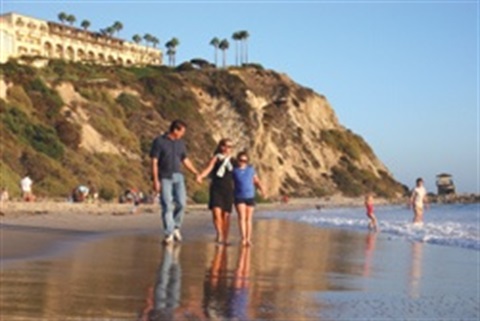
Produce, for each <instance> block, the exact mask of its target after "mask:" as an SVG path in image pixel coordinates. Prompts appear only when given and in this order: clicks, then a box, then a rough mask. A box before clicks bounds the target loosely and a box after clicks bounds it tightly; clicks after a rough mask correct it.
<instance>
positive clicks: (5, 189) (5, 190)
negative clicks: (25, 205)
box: [0, 187, 10, 203]
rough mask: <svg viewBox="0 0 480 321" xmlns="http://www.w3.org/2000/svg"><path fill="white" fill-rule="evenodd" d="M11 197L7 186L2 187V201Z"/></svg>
mask: <svg viewBox="0 0 480 321" xmlns="http://www.w3.org/2000/svg"><path fill="white" fill-rule="evenodd" d="M9 199H10V196H9V195H8V190H7V188H6V187H2V191H1V192H0V203H4V202H7V201H8V200H9Z"/></svg>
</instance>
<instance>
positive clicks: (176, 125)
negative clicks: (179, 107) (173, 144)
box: [169, 119, 187, 133]
mask: <svg viewBox="0 0 480 321" xmlns="http://www.w3.org/2000/svg"><path fill="white" fill-rule="evenodd" d="M182 128H187V124H185V122H184V121H183V120H180V119H175V120H174V121H172V123H171V124H170V129H169V132H170V133H173V132H174V131H176V130H180V129H182Z"/></svg>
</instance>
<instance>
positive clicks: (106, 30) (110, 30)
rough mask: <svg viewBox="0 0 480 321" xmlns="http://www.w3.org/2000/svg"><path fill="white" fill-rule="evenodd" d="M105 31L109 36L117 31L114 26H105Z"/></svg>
mask: <svg viewBox="0 0 480 321" xmlns="http://www.w3.org/2000/svg"><path fill="white" fill-rule="evenodd" d="M105 33H106V34H107V35H108V36H109V37H112V36H113V34H114V33H115V29H113V27H112V26H110V27H107V28H105Z"/></svg>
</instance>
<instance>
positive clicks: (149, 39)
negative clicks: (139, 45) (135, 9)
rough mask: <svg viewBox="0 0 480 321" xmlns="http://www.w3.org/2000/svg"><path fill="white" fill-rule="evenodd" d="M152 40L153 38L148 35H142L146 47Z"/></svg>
mask: <svg viewBox="0 0 480 321" xmlns="http://www.w3.org/2000/svg"><path fill="white" fill-rule="evenodd" d="M152 38H153V36H152V35H151V34H149V33H146V34H144V35H143V40H145V43H146V44H147V46H148V44H149V43H150V42H152Z"/></svg>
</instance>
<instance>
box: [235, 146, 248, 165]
mask: <svg viewBox="0 0 480 321" xmlns="http://www.w3.org/2000/svg"><path fill="white" fill-rule="evenodd" d="M242 156H245V157H247V159H250V157H248V153H247V151H245V150H242V151H241V152H239V153H238V154H237V157H236V158H235V163H234V165H235V166H236V167H238V166H240V162H239V161H238V160H239V159H240V157H242Z"/></svg>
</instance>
